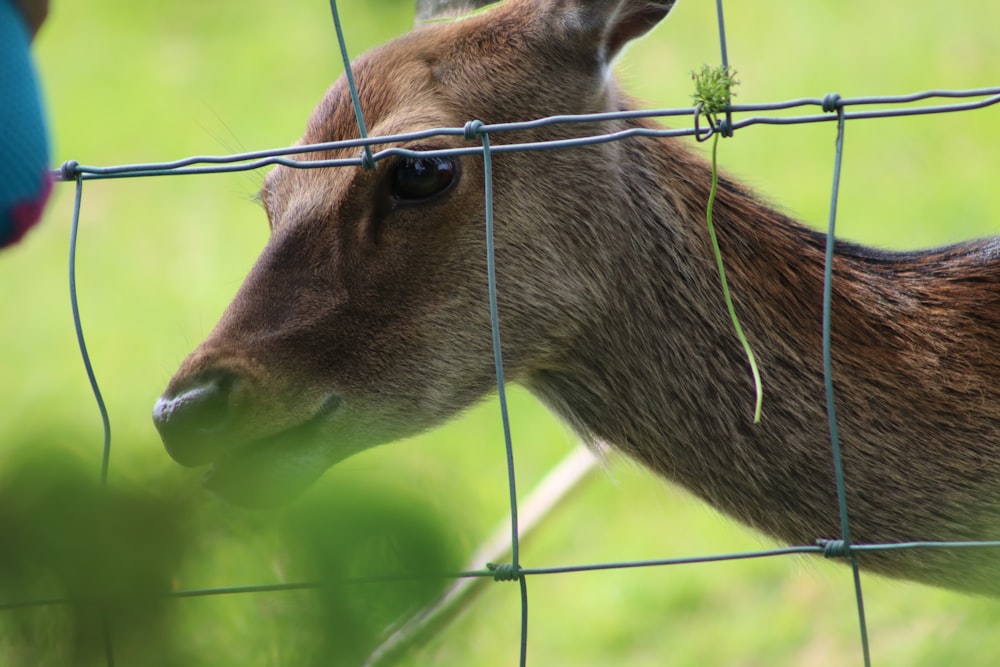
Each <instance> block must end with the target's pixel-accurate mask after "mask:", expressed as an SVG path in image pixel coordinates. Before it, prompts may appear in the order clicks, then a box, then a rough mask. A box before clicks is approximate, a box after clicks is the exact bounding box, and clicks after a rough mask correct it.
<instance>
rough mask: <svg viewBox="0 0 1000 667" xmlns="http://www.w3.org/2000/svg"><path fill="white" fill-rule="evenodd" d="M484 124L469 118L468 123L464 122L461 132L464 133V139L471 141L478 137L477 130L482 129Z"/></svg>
mask: <svg viewBox="0 0 1000 667" xmlns="http://www.w3.org/2000/svg"><path fill="white" fill-rule="evenodd" d="M484 125H486V123H484V122H483V121H481V120H470V121H469V122H468V123H466V124H465V127H464V128H463V132H464V134H465V140H466V141H473V140H475V139H478V138H479V132H480V131H481V130H482V129H483V126H484Z"/></svg>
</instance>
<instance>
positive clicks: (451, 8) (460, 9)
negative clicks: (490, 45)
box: [417, 0, 495, 21]
mask: <svg viewBox="0 0 1000 667" xmlns="http://www.w3.org/2000/svg"><path fill="white" fill-rule="evenodd" d="M494 2H495V0H417V21H426V20H427V19H432V18H436V17H439V16H458V15H461V14H463V13H466V12H471V11H472V10H473V9H479V8H480V7H485V6H486V5H489V4H493V3H494Z"/></svg>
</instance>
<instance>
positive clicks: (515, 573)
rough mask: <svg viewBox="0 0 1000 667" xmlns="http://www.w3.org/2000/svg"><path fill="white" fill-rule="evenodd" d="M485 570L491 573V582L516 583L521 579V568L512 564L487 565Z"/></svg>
mask: <svg viewBox="0 0 1000 667" xmlns="http://www.w3.org/2000/svg"><path fill="white" fill-rule="evenodd" d="M486 569H487V570H489V571H490V572H492V573H493V581H517V580H518V579H520V578H521V568H520V566H518V565H515V564H513V563H487V564H486Z"/></svg>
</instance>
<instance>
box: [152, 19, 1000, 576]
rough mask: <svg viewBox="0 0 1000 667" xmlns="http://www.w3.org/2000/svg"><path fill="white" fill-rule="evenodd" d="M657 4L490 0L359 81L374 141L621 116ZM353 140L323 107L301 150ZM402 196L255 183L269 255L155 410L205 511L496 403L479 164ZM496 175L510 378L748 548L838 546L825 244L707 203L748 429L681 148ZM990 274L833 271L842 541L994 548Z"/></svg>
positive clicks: (702, 199)
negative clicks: (758, 402)
mask: <svg viewBox="0 0 1000 667" xmlns="http://www.w3.org/2000/svg"><path fill="white" fill-rule="evenodd" d="M670 4H672V3H669V2H659V3H656V2H643V1H641V0H576V1H575V2H574V1H572V0H508V2H506V3H504V4H502V5H500V6H499V7H497V8H495V9H492V10H490V11H489V12H486V13H484V14H482V15H478V16H474V17H471V18H469V19H467V20H464V21H458V22H454V23H442V24H433V25H428V26H426V27H422V28H419V29H417V30H415V31H414V32H413V33H411V34H409V35H406V36H404V37H401V38H399V39H397V40H395V41H393V42H391V43H390V44H388V45H386V46H384V47H382V48H380V49H377V50H375V51H373V52H371V53H369V54H367V55H365V56H363V57H361V58H360V59H359V60H358V61H357V62H356V63H355V65H354V71H355V75H356V77H357V80H358V84H359V88H360V92H361V100H362V106H363V109H364V111H365V115H366V118H367V120H368V123H369V128H370V130H371V132H372V134H373V135H386V134H392V133H399V132H404V131H409V130H417V129H425V128H430V127H444V126H461V125H462V124H463V123H464V122H465V121H467V120H470V119H473V118H478V119H481V120H483V121H485V122H487V123H496V122H505V121H518V120H527V119H532V118H537V117H542V116H549V115H554V114H562V113H588V112H599V111H608V110H616V109H623V108H627V107H628V106H629V103H628V100H627V99H625V98H624V97H623V96H622V95H621V94H620V93H619V92H618V90H617V89H616V87H615V83H614V81H613V80H612V79H611V78H610V77H609V76H608V75H607V73H606V67H607V66H608V61H609V60H610V59H611V58H613V57H614V55H615V54H616V52H617V50H618V49H619V48H620V47H621V46H622V45H623V44H624V43H625V42H627V41H628V40H629V39H631V38H633V37H636V36H638V35H640V34H641V33H643V32H645V31H646V30H647V29H648V28H649V27H651V26H652V25H653V24H654V23H655V22H656V21H657V20H659V19H660V18H662V16H663V15H665V14H666V13H667V12H668V11H669V7H670ZM642 124H647V121H608V122H602V123H596V122H595V123H585V124H571V125H556V126H550V127H547V128H542V129H537V130H533V131H531V132H526V133H520V134H518V135H516V136H514V135H505V134H497V135H494V136H492V137H491V141H492V142H493V143H494V144H497V145H498V144H503V143H510V142H515V141H516V142H527V141H545V140H551V139H556V138H563V137H567V136H586V135H589V134H592V133H595V132H602V133H603V132H609V131H614V130H620V129H625V128H628V127H634V126H638V125H642ZM355 136H357V129H356V126H355V119H354V115H353V111H352V109H351V106H350V100H349V99H348V95H347V92H346V88H345V84H344V83H343V81H340V82H338V83H337V84H335V85H334V86H333V87H332V88H331V90H330V91H329V92H328V93H327V95H326V97H325V98H324V99H323V101H322V102H321V103H320V105H319V107H318V108H317V110H316V111H315V113H314V114H313V116H312V118H311V119H310V121H309V124H308V128H307V131H306V134H305V136H304V137H303V139H302V142H303V143H313V142H320V141H331V140H337V139H348V138H353V137H355ZM467 145H469V144H468V142H465V141H464V140H462V139H461V138H456V137H438V138H434V139H427V140H423V141H420V142H416V143H415V144H409V145H408V146H409V147H414V148H428V149H436V148H446V147H458V146H467ZM349 154H351V152H345V153H342V154H341V153H338V155H337V156H344V155H349ZM316 157H332V155H322V156H316ZM391 169H392V161H391V160H390V161H386V162H382V163H380V164H379V166H378V168H377V169H375V170H373V171H364V170H362V169H361V168H336V169H333V168H329V169H316V170H295V169H290V168H286V167H279V168H277V169H276V170H275V171H274V172H272V173H271V174H270V175H269V176H268V178H267V181H266V183H265V186H264V189H263V192H262V196H263V200H264V202H265V206H266V208H267V211H268V216H269V219H270V221H271V225H272V228H273V235H272V238H271V240H270V242H269V244H268V246H267V247H266V248H265V250H264V251H263V253H262V255H261V257H260V259H259V260H258V262H257V264H256V265H255V267H254V268H253V270H252V271H251V273H250V275H249V276H248V278H247V280H246V283H245V284H244V285H243V287H242V288H241V289H240V291H239V293H238V294H237V295H236V298H235V299H234V301H233V303H232V305H230V307H229V308H228V309H227V311H226V313H225V314H224V315H223V317H222V320H221V321H220V323H219V324H218V325H217V327H216V328H215V330H214V331H213V332H212V333H211V335H210V336H209V337H208V339H207V340H206V341H205V342H204V343H202V345H201V346H200V347H199V348H198V349H197V350H195V352H194V353H192V355H191V356H190V357H189V358H188V359H187V360H186V361H185V362H184V364H183V365H182V366H181V368H180V370H179V371H178V372H177V375H176V376H175V377H174V379H173V380H172V381H171V383H170V386H169V387H168V388H167V391H166V392H165V394H164V397H163V398H162V399H161V401H160V403H159V404H158V406H157V416H156V418H157V423H158V426H159V427H160V428H161V431H162V432H163V435H164V441H165V443H166V444H167V447H168V449H169V450H170V451H171V453H172V454H173V455H174V456H175V457H177V458H178V459H179V460H181V461H182V462H184V463H187V464H192V465H196V464H200V463H206V462H210V461H213V462H215V464H216V472H215V476H214V477H213V480H212V482H211V484H212V485H213V486H214V487H215V488H217V489H218V490H219V491H220V492H221V493H222V494H223V495H226V496H229V497H232V498H235V499H238V500H243V501H245V502H264V501H267V500H270V499H274V498H280V497H284V496H286V495H288V494H290V493H293V492H295V491H298V490H299V489H300V488H302V487H303V486H305V485H306V484H307V483H308V482H310V481H311V480H312V479H315V478H316V477H317V476H319V474H321V473H322V471H323V470H324V469H325V468H326V467H328V466H329V465H332V464H333V463H335V462H336V461H338V460H340V459H342V458H344V457H345V456H348V455H350V454H352V453H354V452H357V451H359V450H361V449H364V448H366V447H370V446H374V445H377V444H380V443H383V442H388V441H390V440H393V439H396V438H398V437H401V436H404V435H408V434H412V433H415V432H418V431H420V430H423V429H426V428H429V427H431V426H433V425H436V424H439V423H441V422H442V421H444V420H445V419H448V418H449V417H451V416H453V415H454V414H456V413H458V412H459V411H461V410H462V409H464V408H466V407H467V406H469V405H471V404H473V403H475V402H476V401H478V400H480V399H481V398H482V397H483V396H484V395H486V394H487V393H488V392H489V391H490V390H491V389H493V388H494V380H493V370H492V355H491V347H490V335H489V331H490V324H489V315H488V312H487V294H486V278H485V275H486V273H485V254H484V238H483V216H484V208H483V195H482V193H483V175H482V159H481V158H478V157H468V158H463V159H462V160H461V174H460V178H459V182H458V184H457V185H456V186H455V187H454V189H453V190H451V191H450V192H449V193H448V194H446V195H444V196H442V197H440V198H438V199H434V200H433V201H429V202H427V203H426V204H420V205H410V206H395V205H393V203H392V202H391V200H390V198H389V197H388V190H387V188H388V185H387V174H388V173H389V172H390V170H391ZM494 169H495V171H494V179H495V180H494V187H495V192H496V204H495V214H496V220H497V228H496V248H497V249H496V252H497V262H498V276H499V277H498V282H499V302H500V312H501V331H502V336H503V346H504V350H503V351H504V356H505V363H506V372H507V374H508V377H509V378H512V379H514V380H516V381H519V382H521V383H523V384H524V385H526V386H527V387H529V388H530V389H531V390H532V391H533V392H534V393H535V394H536V395H538V396H539V397H540V398H541V399H542V400H543V401H545V402H546V403H547V404H548V405H549V406H551V408H552V409H553V410H555V411H556V412H557V413H558V414H560V415H562V416H563V417H564V418H565V419H567V420H568V421H569V422H570V423H572V424H573V426H574V427H575V428H576V429H577V430H579V431H580V432H581V433H582V434H584V435H585V436H588V437H593V438H600V439H603V440H605V441H607V442H609V443H611V444H612V445H614V446H616V447H617V448H619V449H621V450H622V451H624V452H625V453H627V454H629V455H630V456H632V457H634V458H636V459H637V460H639V461H641V462H642V463H644V464H646V465H648V466H649V467H650V468H652V469H653V470H655V471H657V472H659V473H660V474H662V475H663V476H665V477H666V478H668V479H670V480H673V481H675V482H677V483H679V484H681V485H683V486H685V487H686V488H688V489H690V490H691V491H692V492H694V493H695V494H697V495H699V496H701V497H702V498H704V499H705V500H706V501H708V502H710V503H711V504H713V505H715V506H716V507H718V508H720V509H721V510H722V511H724V512H726V513H728V514H730V515H732V516H734V517H736V518H738V519H740V520H742V521H744V522H746V523H748V524H750V525H751V526H754V527H755V528H757V529H760V530H761V531H764V532H766V533H768V534H770V535H773V536H776V537H778V538H780V539H782V540H785V541H787V542H791V543H796V544H803V543H804V544H811V543H813V542H814V541H815V540H816V539H817V538H824V537H837V536H839V535H840V524H839V517H838V509H837V500H836V489H835V485H834V480H833V464H832V458H831V453H830V444H829V435H828V432H827V420H826V414H825V403H824V392H823V384H822V382H823V377H822V366H821V358H820V349H821V345H820V335H821V334H820V332H821V313H820V304H821V291H822V266H823V245H824V243H825V238H824V237H823V236H822V235H821V234H819V233H817V232H814V231H811V230H809V229H807V228H805V227H803V226H801V225H800V224H798V223H796V222H795V221H793V220H790V219H789V218H787V217H786V216H784V215H782V214H781V213H779V212H777V211H775V210H773V209H772V208H770V207H769V206H767V205H765V204H763V203H761V202H760V201H759V200H758V199H756V198H755V197H754V196H753V195H751V194H748V193H747V191H746V190H745V189H743V188H742V187H741V186H739V185H736V184H735V183H733V182H732V181H730V180H725V181H724V183H723V187H722V188H721V191H720V197H719V201H718V204H717V205H716V210H715V218H716V225H717V228H718V233H719V237H720V243H721V245H722V251H723V254H724V256H725V260H726V266H727V271H728V274H729V280H730V286H731V290H732V292H733V294H734V296H735V300H736V307H737V310H738V312H739V313H740V317H741V320H742V322H743V325H744V328H745V329H746V331H747V333H748V336H749V337H750V340H751V343H752V345H753V347H754V349H755V350H756V352H757V353H758V356H759V361H760V367H761V371H762V373H763V381H764V387H765V401H764V418H763V421H762V423H761V424H759V425H754V424H752V423H751V414H750V412H751V409H752V403H753V387H752V383H751V380H750V376H749V372H748V369H747V363H746V359H745V357H744V354H743V352H742V349H741V348H740V346H739V344H738V342H737V340H736V338H735V336H734V334H733V331H732V324H731V323H730V321H729V319H728V316H727V314H726V311H725V307H724V305H723V303H722V298H721V291H720V287H719V279H718V275H717V273H716V269H715V265H714V262H713V260H712V254H711V249H710V246H709V242H708V239H707V233H706V230H705V223H704V210H705V204H706V200H707V197H708V191H709V187H710V172H709V168H708V166H707V165H706V164H705V162H704V161H703V160H702V159H701V158H700V157H697V156H695V155H694V154H693V153H692V152H690V151H689V149H688V148H687V146H686V144H685V142H682V141H679V140H672V139H631V140H626V141H619V142H613V143H607V144H601V145H591V146H587V147H582V148H577V149H573V150H559V151H557V150H550V151H544V152H538V153H508V154H503V155H499V154H498V155H495V156H494ZM998 249H1000V245H998V243H997V241H994V240H990V241H981V242H972V243H966V244H961V245H956V246H951V247H946V248H941V249H937V250H932V251H924V252H909V253H889V252H880V251H874V250H870V249H867V248H862V247H859V246H855V245H849V244H844V243H839V244H838V246H837V258H836V261H835V265H834V270H835V278H834V280H835V282H834V288H833V289H834V295H833V298H834V313H833V329H832V335H833V354H834V359H833V367H834V375H835V384H836V389H837V408H838V415H839V418H840V420H839V423H840V429H841V436H842V439H843V453H844V463H845V469H846V476H847V485H848V489H847V491H848V493H847V499H848V505H849V508H850V519H851V529H852V535H853V538H854V541H855V542H858V543H869V542H896V541H909V540H966V539H996V538H1000V526H998V523H1000V521H998V520H997V517H998V516H1000V432H998V429H1000V426H998V421H997V419H996V413H997V406H998V405H1000V384H998V383H997V382H995V380H996V379H997V378H998V377H1000V367H998V361H997V355H996V352H997V351H1000V333H998V332H1000V308H998V301H1000V261H998V259H997V253H998ZM220 377H221V378H224V380H219V378H220ZM213 383H214V384H213ZM205 387H209V388H210V390H207V391H206V390H204V388H205ZM219 387H222V389H219ZM205 396H209V397H210V398H209V399H204V397H205ZM192 415H193V416H192ZM179 423H183V424H184V426H183V427H179V426H177V424H179ZM192 424H193V425H192ZM293 436H298V437H293ZM861 563H862V565H863V566H865V567H867V568H870V569H871V570H874V571H878V572H881V573H884V574H888V575H891V576H898V577H906V578H912V579H916V580H920V581H924V582H930V583H934V584H939V585H944V586H948V587H952V588H957V589H964V590H969V591H976V592H989V593H993V594H1000V579H998V578H997V577H996V576H995V575H996V574H997V572H996V569H995V568H993V567H992V566H991V552H990V551H983V550H979V551H973V550H961V551H959V550H933V551H931V550H920V551H900V552H887V553H878V554H876V553H871V554H864V555H862V556H861Z"/></svg>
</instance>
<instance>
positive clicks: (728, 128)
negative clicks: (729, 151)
mask: <svg viewBox="0 0 1000 667" xmlns="http://www.w3.org/2000/svg"><path fill="white" fill-rule="evenodd" d="M717 129H718V131H719V134H721V135H722V136H723V137H731V136H733V121H732V119H731V118H729V116H728V115H727V116H726V117H725V118H723V119H722V120H720V121H719V122H718V128H717Z"/></svg>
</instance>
